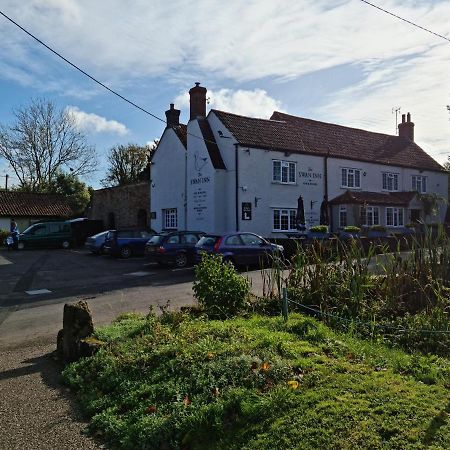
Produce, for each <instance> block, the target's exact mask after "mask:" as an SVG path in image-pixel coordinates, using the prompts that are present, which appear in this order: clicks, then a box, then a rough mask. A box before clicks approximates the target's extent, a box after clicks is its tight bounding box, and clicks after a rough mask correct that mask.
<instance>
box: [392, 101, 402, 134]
mask: <svg viewBox="0 0 450 450" xmlns="http://www.w3.org/2000/svg"><path fill="white" fill-rule="evenodd" d="M401 109H402V107H401V106H393V107H392V114H395V134H398V116H399V114H400V110H401Z"/></svg>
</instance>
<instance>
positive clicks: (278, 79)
mask: <svg viewBox="0 0 450 450" xmlns="http://www.w3.org/2000/svg"><path fill="white" fill-rule="evenodd" d="M373 3H375V4H376V5H378V6H380V7H382V8H384V9H387V10H389V11H392V12H394V13H395V14H397V15H399V16H402V17H404V18H406V19H408V20H410V21H413V22H416V23H418V24H419V25H421V26H423V27H426V28H429V29H431V30H433V31H434V32H436V33H439V34H441V35H444V36H447V37H449V38H450V20H448V18H449V17H450V0H442V1H441V0H402V1H399V0H396V1H394V0H373ZM0 10H1V11H2V12H3V13H5V14H7V15H8V16H10V17H11V18H12V19H13V20H15V21H17V22H18V23H19V24H20V25H22V26H23V27H24V28H26V29H27V30H28V31H30V32H31V33H33V34H34V35H36V36H37V37H38V38H40V39H41V40H42V41H44V42H45V43H46V44H47V45H49V46H50V47H52V48H54V49H55V50H56V51H58V52H59V53H61V54H62V55H64V56H65V57H66V58H68V59H69V60H71V61H72V62H73V63H75V64H77V65H78V66H80V67H81V68H83V69H84V70H85V71H87V72H88V73H90V74H91V75H92V76H94V77H95V78H97V79H99V80H100V81H102V82H103V83H105V84H107V85H108V86H110V87H111V88H112V89H114V90H116V91H117V92H119V93H120V94H121V95H123V96H125V97H127V98H129V99H130V100H132V101H133V102H135V103H137V104H138V105H140V106H142V107H143V108H145V109H146V110H148V111H150V112H152V113H153V114H155V115H156V116H158V117H160V118H162V119H164V118H165V115H164V111H165V110H166V109H168V108H169V104H170V103H172V102H174V103H175V107H176V108H178V109H181V111H182V112H181V121H182V122H184V123H186V122H187V120H188V112H189V98H188V95H187V92H188V90H189V89H190V88H191V87H192V86H194V83H195V82H200V83H201V85H202V86H205V87H206V88H207V89H208V97H209V105H208V108H215V109H220V110H224V111H229V112H232V113H236V114H243V115H248V116H254V117H262V118H269V117H270V115H271V114H272V112H273V111H274V110H278V111H284V112H287V113H289V114H293V115H298V116H301V117H307V118H310V119H315V120H321V121H325V122H332V123H337V124H340V125H345V126H350V127H356V128H364V129H367V130H370V131H376V132H381V133H388V134H395V131H396V130H395V114H393V109H395V108H398V107H401V113H404V114H406V113H407V112H410V113H411V116H412V120H413V122H414V123H415V140H416V142H417V143H418V144H419V145H420V146H421V147H422V148H423V149H424V150H425V151H427V152H428V153H429V154H430V155H431V156H433V157H434V158H435V159H436V160H437V161H439V162H440V163H443V162H446V161H447V158H448V156H449V155H450V120H449V119H450V115H449V112H448V111H447V109H446V105H448V104H450V42H448V41H445V40H444V39H441V38H438V37H436V36H434V35H432V34H429V33H427V32H425V31H422V30H420V29H418V28H415V27H412V26H411V25H409V24H407V23H404V22H402V21H399V20H398V19H396V18H394V17H392V16H389V15H387V14H385V13H383V12H381V11H379V10H377V9H375V8H373V7H370V6H369V5H367V4H365V3H363V2H362V1H360V0H330V1H328V0H296V1H292V0H288V1H284V0H278V1H271V0H258V1H256V0H250V1H246V2H243V1H241V0H228V1H226V2H224V1H223V0H220V1H219V0H208V1H206V0H205V1H202V0H195V1H190V0H172V1H171V2H167V1H160V0H152V1H151V2H148V0H130V1H128V2H124V1H123V0H108V1H106V0H96V1H92V0H21V1H20V2H18V1H17V0H0ZM0 42H1V45H0V93H1V101H0V123H2V124H4V125H8V124H10V123H12V121H13V112H12V111H13V110H14V108H18V107H21V106H25V105H27V104H29V103H30V101H31V100H32V99H35V98H45V99H48V100H51V101H53V102H54V103H55V104H56V105H57V106H58V107H59V108H61V109H65V108H68V109H69V110H70V111H71V112H72V113H73V114H74V116H75V118H76V120H77V126H78V127H79V128H80V130H81V131H83V132H84V133H85V134H86V137H87V140H88V142H90V143H91V144H92V145H94V146H95V148H96V151H97V154H98V161H99V164H98V169H97V171H96V172H95V173H93V174H91V175H90V176H89V177H87V178H85V181H86V182H87V183H88V184H90V185H92V186H94V187H95V188H99V187H101V179H102V178H103V177H104V175H105V170H106V159H105V156H106V154H107V151H108V149H109V148H111V147H112V146H113V145H116V144H126V143H129V142H132V143H137V144H140V145H144V144H146V143H148V142H151V141H153V140H154V139H157V138H159V137H160V136H161V134H162V132H163V130H164V123H163V122H161V121H158V120H156V119H154V118H152V117H150V116H148V115H146V114H145V113H143V112H142V111H140V110H138V109H136V108H133V107H132V106H131V105H129V104H127V103H125V102H124V101H122V100H120V99H119V98H117V97H115V96H114V95H112V94H111V93H109V92H108V91H106V90H104V89H103V88H101V87H100V86H98V85H96V84H95V83H93V82H92V81H91V80H89V79H87V78H86V77H85V76H83V75H82V74H80V73H79V72H77V71H76V70H74V69H73V68H72V67H70V66H69V65H67V64H66V63H65V62H63V61H62V60H60V59H59V58H57V57H56V56H55V55H53V54H51V53H50V52H49V51H48V50H46V49H45V48H44V47H43V46H41V45H40V44H38V43H37V42H35V41H34V40H32V39H31V38H30V37H28V36H27V35H26V34H25V33H23V32H22V31H21V30H20V29H18V28H17V27H15V26H14V25H13V24H11V23H10V22H8V21H7V20H6V19H4V18H3V17H1V16H0ZM7 173H8V174H9V175H10V176H11V178H10V181H11V180H13V181H14V177H13V173H12V171H11V169H10V168H8V167H7V165H6V164H5V162H4V161H1V160H0V184H3V183H4V180H5V178H4V175H5V174H7Z"/></svg>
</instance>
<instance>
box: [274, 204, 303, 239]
mask: <svg viewBox="0 0 450 450" xmlns="http://www.w3.org/2000/svg"><path fill="white" fill-rule="evenodd" d="M277 211H278V213H279V219H278V220H279V228H276V227H275V214H276V212H277ZM296 217H297V210H296V209H294V208H273V209H272V231H273V232H275V233H276V232H280V233H286V232H290V231H297V223H296V222H297V220H296ZM282 218H285V219H286V218H287V228H283V226H282V224H283V221H282Z"/></svg>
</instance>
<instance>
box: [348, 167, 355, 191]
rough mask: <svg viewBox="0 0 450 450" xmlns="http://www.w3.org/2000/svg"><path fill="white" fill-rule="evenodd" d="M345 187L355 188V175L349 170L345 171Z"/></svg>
mask: <svg viewBox="0 0 450 450" xmlns="http://www.w3.org/2000/svg"><path fill="white" fill-rule="evenodd" d="M347 186H348V187H355V175H354V172H353V170H351V169H350V170H348V171H347Z"/></svg>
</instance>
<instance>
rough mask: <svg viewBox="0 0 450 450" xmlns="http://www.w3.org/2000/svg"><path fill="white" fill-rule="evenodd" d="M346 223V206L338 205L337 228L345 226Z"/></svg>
mask: <svg viewBox="0 0 450 450" xmlns="http://www.w3.org/2000/svg"><path fill="white" fill-rule="evenodd" d="M343 215H344V216H345V220H342V217H343ZM344 222H345V223H344ZM347 223H348V215H347V206H346V205H339V228H344V227H346V226H347Z"/></svg>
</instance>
